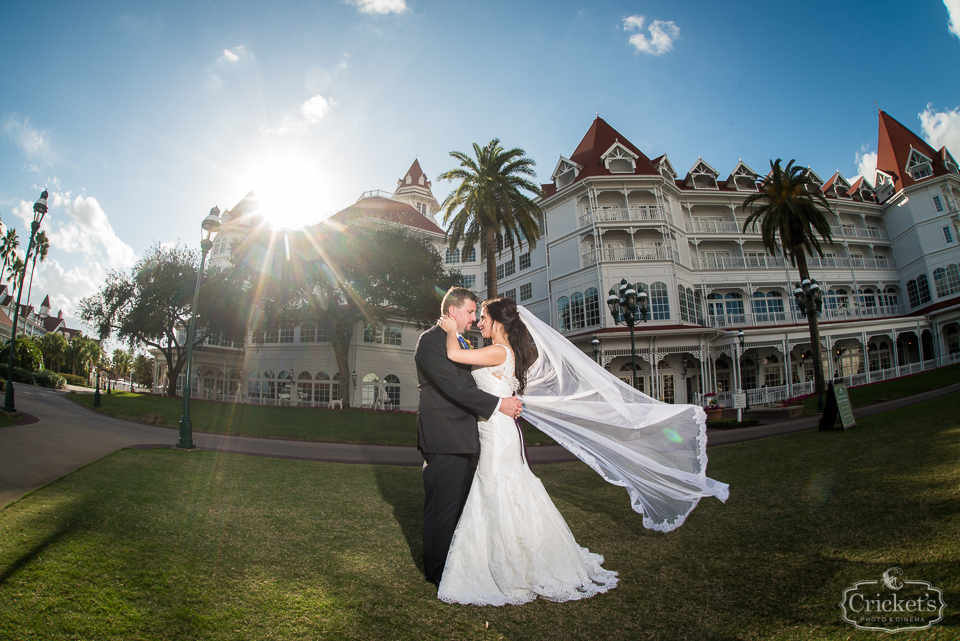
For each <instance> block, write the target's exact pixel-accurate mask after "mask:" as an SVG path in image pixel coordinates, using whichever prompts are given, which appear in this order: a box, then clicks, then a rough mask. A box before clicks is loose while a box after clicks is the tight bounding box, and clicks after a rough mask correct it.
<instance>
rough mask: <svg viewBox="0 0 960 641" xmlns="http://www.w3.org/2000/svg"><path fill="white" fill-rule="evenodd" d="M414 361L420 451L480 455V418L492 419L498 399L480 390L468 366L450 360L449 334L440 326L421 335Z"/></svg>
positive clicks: (435, 326)
mask: <svg viewBox="0 0 960 641" xmlns="http://www.w3.org/2000/svg"><path fill="white" fill-rule="evenodd" d="M415 359H416V362H417V378H418V380H419V389H420V408H419V412H418V414H417V438H418V441H419V443H418V444H419V447H420V451H421V452H427V453H433V454H476V453H478V452H479V451H480V436H479V434H478V432H477V416H481V417H483V418H490V416H491V415H492V414H493V413H494V411H495V410H496V409H497V403H499V402H500V399H499V397H497V396H493V395H492V394H488V393H486V392H484V391H483V390H481V389H479V388H478V387H477V384H476V383H475V382H474V380H473V374H471V373H470V366H469V365H461V364H459V363H454V362H453V361H451V360H450V359H448V358H447V333H446V332H445V331H443V329H441V328H440V327H439V326H438V325H434V326H433V327H431V328H430V329H428V330H427V331H425V332H424V333H423V334H421V335H420V340H418V341H417V350H416V355H415Z"/></svg>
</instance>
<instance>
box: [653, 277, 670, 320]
mask: <svg viewBox="0 0 960 641" xmlns="http://www.w3.org/2000/svg"><path fill="white" fill-rule="evenodd" d="M650 313H651V314H652V317H653V320H668V319H669V318H670V298H669V297H668V296H667V284H666V283H653V284H652V285H650Z"/></svg>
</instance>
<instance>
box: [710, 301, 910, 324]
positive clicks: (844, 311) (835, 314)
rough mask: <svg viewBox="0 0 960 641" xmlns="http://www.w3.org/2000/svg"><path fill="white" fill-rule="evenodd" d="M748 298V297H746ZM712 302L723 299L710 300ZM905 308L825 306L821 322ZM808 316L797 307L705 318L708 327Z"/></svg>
mask: <svg viewBox="0 0 960 641" xmlns="http://www.w3.org/2000/svg"><path fill="white" fill-rule="evenodd" d="M744 300H747V299H744ZM709 302H710V303H711V304H714V303H719V302H722V301H719V300H717V301H709ZM902 313H903V310H901V309H900V307H898V306H885V307H879V306H871V307H867V306H866V305H858V306H856V307H838V308H836V309H827V308H824V309H823V311H821V312H820V315H819V317H818V318H819V319H820V321H821V322H823V321H825V320H827V321H830V320H848V319H849V320H853V319H856V318H880V317H886V316H900V315H901V314H902ZM806 320H807V317H806V316H804V315H803V314H801V313H800V312H799V311H797V310H796V309H795V308H792V309H791V310H785V311H782V312H744V313H742V314H708V315H707V317H706V318H705V319H704V321H705V324H706V325H707V326H708V327H754V326H756V325H782V324H784V323H805V322H806Z"/></svg>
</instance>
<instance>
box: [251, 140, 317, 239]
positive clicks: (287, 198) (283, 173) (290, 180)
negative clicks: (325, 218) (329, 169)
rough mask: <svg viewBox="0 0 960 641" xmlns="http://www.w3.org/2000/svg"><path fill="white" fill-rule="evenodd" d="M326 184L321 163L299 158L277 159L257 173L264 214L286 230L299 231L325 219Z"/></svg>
mask: <svg viewBox="0 0 960 641" xmlns="http://www.w3.org/2000/svg"><path fill="white" fill-rule="evenodd" d="M325 182H326V180H325V179H324V173H323V170H322V168H321V167H320V165H319V163H317V162H316V161H315V160H311V159H307V158H303V157H301V156H298V155H292V154H291V155H286V156H273V157H270V158H267V159H265V160H263V161H262V162H260V163H258V164H257V166H256V167H255V169H254V170H253V192H254V193H255V194H256V196H257V201H258V202H259V203H260V214H261V215H262V216H263V217H264V218H266V219H267V221H268V222H269V223H270V224H271V225H272V226H273V227H278V228H282V229H299V228H301V227H304V226H305V225H309V224H312V223H316V222H318V221H319V220H320V219H321V218H322V214H323V209H322V207H323V201H324V200H325V199H324V198H323V193H324V191H325V188H324V183H325Z"/></svg>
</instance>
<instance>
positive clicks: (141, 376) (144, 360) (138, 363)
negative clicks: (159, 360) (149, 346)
mask: <svg viewBox="0 0 960 641" xmlns="http://www.w3.org/2000/svg"><path fill="white" fill-rule="evenodd" d="M153 364H154V359H152V358H150V357H149V356H147V355H146V354H137V357H136V358H135V359H134V360H133V382H134V384H135V385H139V386H141V387H147V388H152V387H153Z"/></svg>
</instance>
